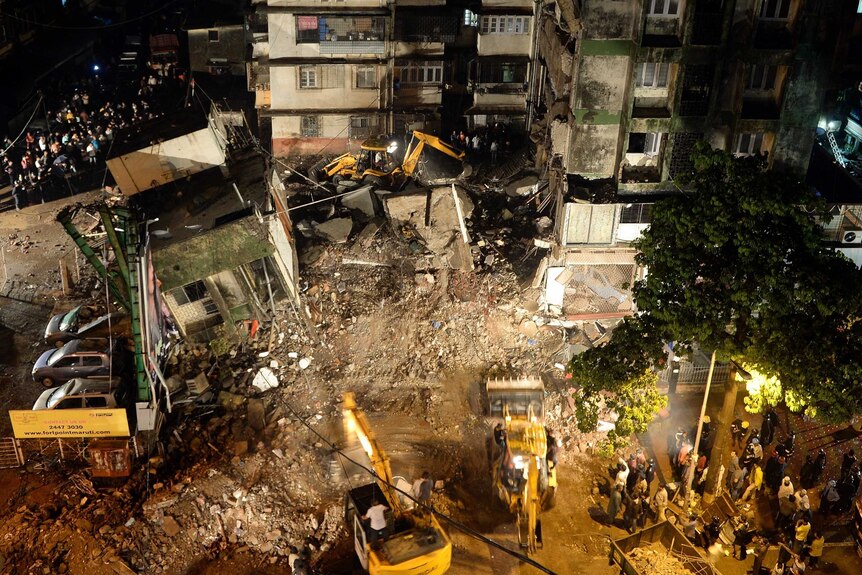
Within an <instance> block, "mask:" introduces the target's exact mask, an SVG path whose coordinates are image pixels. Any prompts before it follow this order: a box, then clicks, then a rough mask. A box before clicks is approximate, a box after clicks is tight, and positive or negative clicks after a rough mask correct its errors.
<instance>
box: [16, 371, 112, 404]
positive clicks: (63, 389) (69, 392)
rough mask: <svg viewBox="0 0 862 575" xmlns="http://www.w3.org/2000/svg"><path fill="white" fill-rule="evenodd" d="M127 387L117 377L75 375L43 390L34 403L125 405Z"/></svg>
mask: <svg viewBox="0 0 862 575" xmlns="http://www.w3.org/2000/svg"><path fill="white" fill-rule="evenodd" d="M127 389H128V388H127V387H126V386H124V385H123V384H122V381H121V380H120V378H119V377H113V378H110V379H108V378H98V379H95V378H89V379H88V378H82V377H76V378H75V379H73V380H70V381H67V382H66V383H64V384H63V385H61V386H59V387H52V388H51V389H47V390H45V391H44V392H43V393H42V395H40V396H39V399H37V400H36V403H35V404H34V405H33V409H34V410H38V409H85V408H88V409H92V408H99V407H104V408H117V407H125V405H126V399H127Z"/></svg>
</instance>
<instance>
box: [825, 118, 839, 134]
mask: <svg viewBox="0 0 862 575" xmlns="http://www.w3.org/2000/svg"><path fill="white" fill-rule="evenodd" d="M826 127H827V128H829V129H830V130H831V131H833V132H834V131H835V130H837V129H838V128H840V127H841V122H839V121H838V120H832V121H831V122H829V123H828V124H826Z"/></svg>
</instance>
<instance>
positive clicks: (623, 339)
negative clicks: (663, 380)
mask: <svg viewBox="0 0 862 575" xmlns="http://www.w3.org/2000/svg"><path fill="white" fill-rule="evenodd" d="M658 333H660V332H659V330H658V329H657V328H656V326H654V325H651V324H650V322H649V318H640V317H631V318H626V319H625V320H624V321H623V322H622V323H621V324H620V325H619V326H618V327H617V328H616V329H615V330H614V333H613V337H612V338H611V339H610V341H609V342H607V343H605V344H604V345H601V346H599V347H596V348H593V349H589V350H587V351H585V352H584V353H582V354H580V355H577V356H575V357H574V358H572V360H571V362H570V363H569V369H568V370H569V372H570V373H571V375H572V383H573V385H574V386H575V387H576V388H578V392H577V394H576V397H575V415H576V416H577V420H578V428H579V429H580V430H581V431H583V432H587V433H588V432H591V431H594V430H595V429H596V426H597V425H598V421H599V414H600V412H601V411H602V410H603V409H608V410H610V411H613V412H614V413H616V415H617V420H616V426H615V428H614V429H612V430H610V431H609V432H608V435H607V441H606V443H605V444H604V445H602V446H600V448H601V450H602V451H604V452H606V453H610V452H612V451H613V450H615V449H617V448H620V447H623V446H624V445H626V444H627V443H628V438H629V437H630V436H631V435H632V434H633V433H642V432H644V431H646V428H647V425H648V424H649V423H650V422H651V421H652V420H653V418H654V417H655V414H656V413H657V412H658V411H659V410H660V409H661V408H663V407H664V406H666V405H667V398H666V397H664V396H662V395H660V394H659V393H658V390H657V389H656V379H657V378H656V375H655V373H653V372H652V371H651V370H650V367H651V365H653V364H654V363H656V362H660V361H662V359H663V358H662V357H661V339H660V337H659V336H658V335H657V334H658Z"/></svg>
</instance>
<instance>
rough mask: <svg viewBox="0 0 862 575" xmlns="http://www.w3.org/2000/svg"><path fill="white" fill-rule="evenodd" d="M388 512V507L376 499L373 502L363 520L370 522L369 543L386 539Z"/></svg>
mask: <svg viewBox="0 0 862 575" xmlns="http://www.w3.org/2000/svg"><path fill="white" fill-rule="evenodd" d="M387 511H389V508H388V507H386V506H385V505H383V504H382V503H380V502H379V501H377V500H376V499H374V500H372V501H371V507H369V508H368V511H367V512H366V513H365V515H363V516H362V519H363V520H368V521H369V522H370V525H369V530H368V542H369V543H375V542H376V541H377V540H378V539H381V538H383V537H386V512H387Z"/></svg>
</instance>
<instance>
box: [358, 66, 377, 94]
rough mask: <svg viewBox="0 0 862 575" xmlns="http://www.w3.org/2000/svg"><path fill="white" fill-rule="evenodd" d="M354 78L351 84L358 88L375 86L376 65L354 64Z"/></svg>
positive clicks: (363, 88)
mask: <svg viewBox="0 0 862 575" xmlns="http://www.w3.org/2000/svg"><path fill="white" fill-rule="evenodd" d="M354 76H355V78H356V80H355V81H354V83H353V85H354V87H355V88H357V89H360V90H366V89H373V88H377V67H376V66H373V65H365V64H360V65H358V66H356V69H355V74H354Z"/></svg>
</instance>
